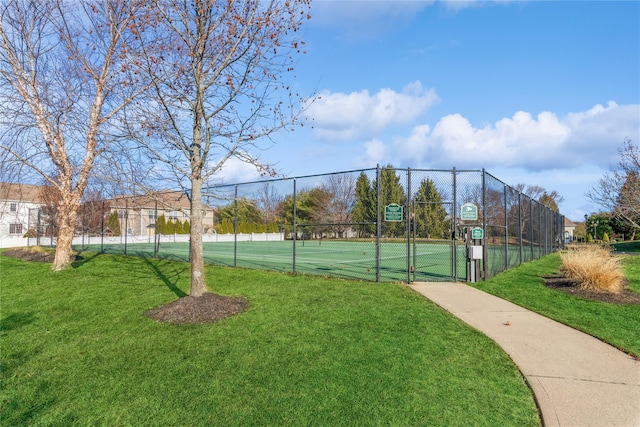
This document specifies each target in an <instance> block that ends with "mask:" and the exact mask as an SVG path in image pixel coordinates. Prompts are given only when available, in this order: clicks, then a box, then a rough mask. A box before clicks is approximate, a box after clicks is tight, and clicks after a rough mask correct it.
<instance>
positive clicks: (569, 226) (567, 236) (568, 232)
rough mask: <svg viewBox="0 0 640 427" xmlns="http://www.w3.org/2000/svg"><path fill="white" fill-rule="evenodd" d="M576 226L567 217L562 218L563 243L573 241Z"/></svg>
mask: <svg viewBox="0 0 640 427" xmlns="http://www.w3.org/2000/svg"><path fill="white" fill-rule="evenodd" d="M577 225H578V224H577V223H575V222H573V221H571V220H570V219H568V218H567V217H564V242H565V243H571V242H573V239H574V234H573V233H574V231H575V230H576V226H577Z"/></svg>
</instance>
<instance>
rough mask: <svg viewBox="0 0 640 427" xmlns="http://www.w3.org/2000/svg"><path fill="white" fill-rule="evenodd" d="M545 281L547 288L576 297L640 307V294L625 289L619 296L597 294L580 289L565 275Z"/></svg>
mask: <svg viewBox="0 0 640 427" xmlns="http://www.w3.org/2000/svg"><path fill="white" fill-rule="evenodd" d="M543 279H544V284H545V286H546V287H548V288H551V289H554V290H556V291H560V292H564V293H566V294H569V295H573V296H576V297H580V298H584V299H589V300H595V301H602V302H607V303H610V304H622V305H640V293H638V292H633V291H631V290H629V289H627V288H625V289H623V290H622V292H620V293H618V294H614V293H611V292H595V291H588V290H585V289H580V288H578V286H577V283H576V281H575V280H573V279H569V278H567V277H565V276H563V275H559V274H558V275H550V276H543Z"/></svg>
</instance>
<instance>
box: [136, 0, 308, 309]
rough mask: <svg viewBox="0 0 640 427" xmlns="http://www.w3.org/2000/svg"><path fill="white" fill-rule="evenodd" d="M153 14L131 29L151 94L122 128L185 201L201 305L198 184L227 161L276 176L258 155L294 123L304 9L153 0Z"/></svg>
mask: <svg viewBox="0 0 640 427" xmlns="http://www.w3.org/2000/svg"><path fill="white" fill-rule="evenodd" d="M149 7H150V10H152V16H153V18H152V20H151V22H149V21H138V22H137V23H136V25H137V27H136V29H137V30H138V31H140V32H144V33H145V35H144V36H143V37H140V39H139V41H140V47H139V49H138V51H139V52H140V56H139V60H138V62H139V64H140V68H139V70H140V72H141V75H144V76H145V78H146V79H148V81H149V82H150V83H151V84H152V85H153V89H152V91H150V92H149V94H148V98H147V99H145V100H144V101H143V102H139V103H136V105H135V108H131V109H130V110H129V111H128V113H127V114H128V117H127V121H126V125H127V126H128V131H129V134H130V138H131V139H135V140H136V141H137V142H138V143H139V144H140V145H141V146H142V147H144V150H145V152H146V153H148V154H149V156H150V158H151V161H152V162H153V168H154V171H155V172H156V173H157V174H158V177H163V178H164V180H165V182H166V179H167V178H171V179H173V180H174V181H175V183H176V184H179V185H181V186H183V188H184V189H185V191H186V192H187V193H188V194H189V195H190V202H191V208H190V214H191V218H190V220H191V235H190V245H191V289H190V295H191V296H194V297H198V296H201V295H203V294H204V293H205V292H206V285H205V277H204V260H203V248H202V207H203V206H202V197H203V185H204V184H205V183H207V182H209V181H210V180H211V179H212V178H213V177H214V176H215V174H216V173H217V172H219V171H220V170H221V168H222V167H223V165H224V164H225V163H226V162H227V160H229V159H230V158H232V157H235V158H238V159H240V160H242V161H244V162H248V163H250V164H253V165H255V166H256V168H258V169H259V170H260V171H261V172H263V173H265V174H270V173H272V169H271V168H270V167H268V166H266V165H264V164H262V162H261V161H260V160H259V158H257V157H256V156H255V151H256V150H257V149H259V148H260V147H259V145H258V142H259V141H261V140H264V139H266V138H268V137H269V136H270V135H272V134H273V133H274V132H276V131H278V130H281V129H285V128H288V127H289V126H290V125H291V123H292V122H293V121H294V120H295V113H294V108H295V105H296V104H297V102H296V98H297V96H296V95H295V94H293V93H291V91H290V90H289V89H290V88H289V87H288V86H286V84H281V83H280V82H281V81H282V80H281V77H282V73H284V72H287V71H291V70H292V68H293V66H292V61H293V57H292V56H291V54H292V53H295V52H300V50H301V48H302V42H301V41H299V40H297V38H296V37H297V35H296V34H294V33H295V32H296V31H297V30H298V29H299V27H300V25H301V24H302V22H303V20H305V19H307V17H308V1H306V0H305V1H286V0H282V1H280V0H272V1H258V0H244V1H224V2H222V1H216V0H193V1H189V2H187V1H175V0H154V1H151V2H149ZM283 97H284V100H282V99H283ZM287 98H288V99H289V100H290V101H291V102H289V103H288V102H284V101H285V100H286V99H287ZM252 152H254V153H252Z"/></svg>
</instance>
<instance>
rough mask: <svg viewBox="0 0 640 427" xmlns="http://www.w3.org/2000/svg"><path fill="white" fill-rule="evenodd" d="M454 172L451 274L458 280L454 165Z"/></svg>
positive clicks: (456, 202) (453, 171)
mask: <svg viewBox="0 0 640 427" xmlns="http://www.w3.org/2000/svg"><path fill="white" fill-rule="evenodd" d="M451 173H452V174H453V183H452V184H453V201H452V205H451V206H452V207H451V210H452V211H451V216H452V217H453V218H452V220H453V223H452V224H453V226H452V232H451V239H452V240H453V253H452V254H451V258H452V260H453V262H452V263H451V269H452V270H453V271H452V272H451V275H452V276H453V280H454V281H455V282H457V281H458V206H457V205H458V199H457V198H458V187H457V175H458V174H457V173H456V167H455V166H454V167H453V170H452V171H451Z"/></svg>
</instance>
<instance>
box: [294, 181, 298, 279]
mask: <svg viewBox="0 0 640 427" xmlns="http://www.w3.org/2000/svg"><path fill="white" fill-rule="evenodd" d="M297 204H298V201H297V194H296V179H295V178H294V179H293V274H295V273H296V240H297V237H298V236H297V234H298V221H297V217H298V211H297V208H296V205H297Z"/></svg>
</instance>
